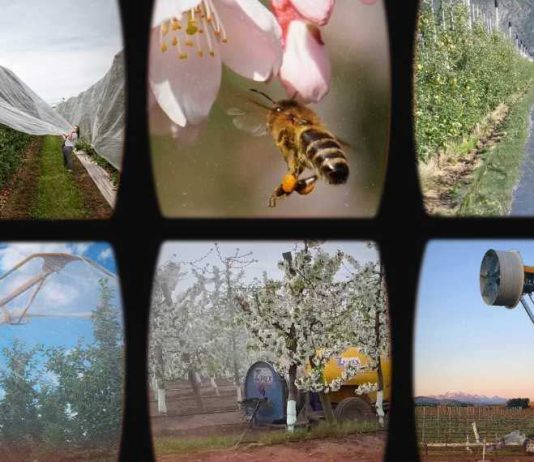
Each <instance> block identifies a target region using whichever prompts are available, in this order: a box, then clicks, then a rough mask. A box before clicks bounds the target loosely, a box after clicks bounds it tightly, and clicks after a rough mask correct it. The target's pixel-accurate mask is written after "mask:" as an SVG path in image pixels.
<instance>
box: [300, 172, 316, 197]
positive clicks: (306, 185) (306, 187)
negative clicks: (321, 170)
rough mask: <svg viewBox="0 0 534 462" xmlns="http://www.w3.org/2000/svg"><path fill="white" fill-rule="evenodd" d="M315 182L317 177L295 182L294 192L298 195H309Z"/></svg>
mask: <svg viewBox="0 0 534 462" xmlns="http://www.w3.org/2000/svg"><path fill="white" fill-rule="evenodd" d="M316 181H317V175H313V176H310V177H308V178H303V179H302V180H299V181H297V184H296V186H295V191H297V192H298V193H299V194H310V193H311V192H312V191H313V190H314V189H315V183H316Z"/></svg>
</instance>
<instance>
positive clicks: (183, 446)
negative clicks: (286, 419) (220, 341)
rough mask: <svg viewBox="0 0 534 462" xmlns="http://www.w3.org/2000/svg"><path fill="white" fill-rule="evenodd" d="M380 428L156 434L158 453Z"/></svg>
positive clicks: (349, 425) (352, 424)
mask: <svg viewBox="0 0 534 462" xmlns="http://www.w3.org/2000/svg"><path fill="white" fill-rule="evenodd" d="M376 430H377V425H376V424H375V423H365V422H344V423H342V424H336V425H329V424H327V423H325V422H321V423H320V424H319V425H317V426H316V427H315V428H313V429H312V430H306V429H302V428H299V429H296V430H295V431H294V432H293V433H289V432H287V431H285V430H280V431H266V432H265V433H263V434H261V435H259V436H258V434H257V433H256V434H254V435H251V436H252V438H251V437H249V438H246V437H245V438H244V439H243V440H242V441H240V439H241V435H228V436H211V437H202V438H190V439H185V438H177V437H162V438H155V440H154V446H155V450H156V454H157V455H158V456H163V455H167V454H180V453H191V452H199V451H208V450H213V449H228V448H231V447H234V446H236V445H237V444H238V443H247V444H250V443H254V444H256V445H258V446H273V445H276V444H284V443H289V442H297V441H306V440H313V439H321V438H344V437H345V436H347V435H351V434H355V433H371V432H375V431H376Z"/></svg>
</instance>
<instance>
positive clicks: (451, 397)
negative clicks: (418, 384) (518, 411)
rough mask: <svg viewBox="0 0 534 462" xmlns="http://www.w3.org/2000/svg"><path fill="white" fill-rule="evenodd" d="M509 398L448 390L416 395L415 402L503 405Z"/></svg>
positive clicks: (428, 403) (422, 403) (457, 404)
mask: <svg viewBox="0 0 534 462" xmlns="http://www.w3.org/2000/svg"><path fill="white" fill-rule="evenodd" d="M507 401H508V398H503V397H502V396H486V395H478V394H470V393H464V392H461V391H454V392H447V393H444V394H441V395H427V396H416V397H415V404H419V405H425V404H426V405H438V404H448V405H456V406H460V405H463V404H464V405H465V404H471V405H474V406H488V405H502V404H506V402H507Z"/></svg>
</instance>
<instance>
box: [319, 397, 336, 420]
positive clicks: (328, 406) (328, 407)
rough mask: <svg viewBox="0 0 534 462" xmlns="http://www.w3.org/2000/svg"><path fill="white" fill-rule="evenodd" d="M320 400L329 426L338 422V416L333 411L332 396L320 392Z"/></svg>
mask: <svg viewBox="0 0 534 462" xmlns="http://www.w3.org/2000/svg"><path fill="white" fill-rule="evenodd" d="M319 400H320V401H321V407H322V408H323V412H324V417H325V419H326V421H327V422H328V423H329V424H334V423H336V422H337V419H336V416H335V415H334V411H333V409H332V402H331V401H330V395H328V394H327V393H323V392H322V391H321V392H319Z"/></svg>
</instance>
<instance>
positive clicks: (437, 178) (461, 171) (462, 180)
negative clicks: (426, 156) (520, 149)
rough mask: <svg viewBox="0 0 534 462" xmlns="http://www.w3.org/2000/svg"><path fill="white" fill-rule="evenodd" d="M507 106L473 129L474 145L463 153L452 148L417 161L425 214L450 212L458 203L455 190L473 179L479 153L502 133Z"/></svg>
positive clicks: (478, 161) (454, 210) (455, 208)
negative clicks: (476, 140) (475, 140)
mask: <svg viewBox="0 0 534 462" xmlns="http://www.w3.org/2000/svg"><path fill="white" fill-rule="evenodd" d="M508 112H509V107H508V106H507V105H505V104H501V105H499V106H498V107H497V109H496V110H495V111H494V112H492V113H491V114H489V116H488V117H487V118H486V120H485V121H484V122H483V123H482V124H481V126H480V127H479V128H478V129H477V130H476V131H475V133H474V136H476V137H477V138H478V142H477V144H476V146H475V147H474V148H473V149H471V150H470V151H469V152H468V153H467V154H465V155H459V154H458V153H455V152H454V150H450V149H449V150H448V151H446V152H444V153H440V154H439V155H438V156H436V157H435V158H433V159H431V160H430V161H429V162H428V163H427V164H423V163H420V164H419V174H420V178H421V186H422V190H423V196H424V205H425V210H426V212H427V213H428V214H437V215H454V214H456V212H457V211H458V208H459V207H460V205H461V195H459V194H458V191H459V190H460V189H462V188H464V187H466V186H467V185H468V184H469V183H470V182H471V181H472V178H473V172H474V171H475V169H476V168H477V167H478V166H479V165H480V163H481V161H482V154H484V153H486V152H487V151H489V150H490V149H492V148H493V147H494V146H495V145H496V144H497V143H498V142H499V141H500V140H501V138H502V137H503V136H505V135H506V133H504V132H502V130H501V126H502V124H503V122H504V121H505V120H506V117H507V115H508Z"/></svg>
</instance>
